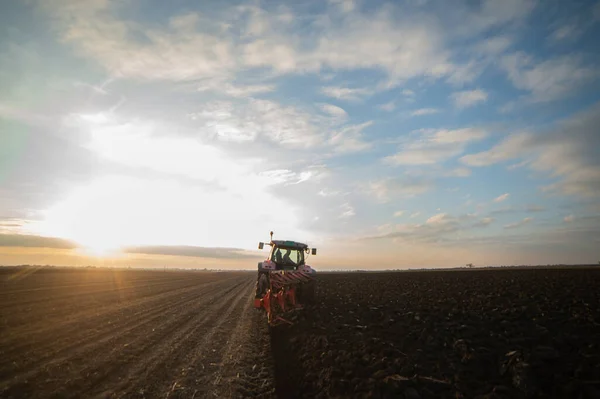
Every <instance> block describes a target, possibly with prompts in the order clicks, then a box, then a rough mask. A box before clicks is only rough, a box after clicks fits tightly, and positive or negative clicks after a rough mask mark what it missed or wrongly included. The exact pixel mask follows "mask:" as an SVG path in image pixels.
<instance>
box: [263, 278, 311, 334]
mask: <svg viewBox="0 0 600 399" xmlns="http://www.w3.org/2000/svg"><path fill="white" fill-rule="evenodd" d="M262 276H265V277H262ZM262 276H260V277H259V279H258V282H257V288H258V289H257V296H256V298H255V300H254V307H255V308H257V309H261V308H263V309H264V310H265V311H266V313H267V321H268V323H269V325H270V326H276V325H280V324H284V323H285V324H293V323H292V322H291V321H289V320H287V319H286V318H284V317H283V316H282V315H283V314H285V313H288V312H291V311H294V310H297V309H301V308H302V307H303V305H302V303H304V304H306V303H308V302H312V300H313V299H314V284H315V280H314V278H313V277H312V276H310V275H309V274H308V273H306V272H303V271H287V270H277V271H270V272H266V273H263V274H262ZM265 278H266V279H267V281H266V284H267V285H266V287H265V288H266V291H264V292H260V284H261V279H262V280H263V282H264V279H265Z"/></svg>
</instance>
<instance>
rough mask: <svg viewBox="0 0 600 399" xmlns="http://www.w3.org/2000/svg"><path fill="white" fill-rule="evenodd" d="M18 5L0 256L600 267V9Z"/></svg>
mask: <svg viewBox="0 0 600 399" xmlns="http://www.w3.org/2000/svg"><path fill="white" fill-rule="evenodd" d="M0 10H1V12H0V60H1V62H0V264H5V265H8V264H55V265H99V266H102V265H104V266H107V265H108V266H134V267H165V266H167V267H202V268H203V267H218V268H225V269H227V268H249V269H252V268H255V267H256V262H257V261H258V260H260V259H261V258H264V257H265V256H266V255H267V250H263V251H259V250H258V249H257V246H258V242H259V241H268V240H269V231H273V232H274V238H279V239H290V240H296V241H301V242H306V243H307V244H308V245H309V246H310V247H316V248H317V249H318V253H317V255H316V256H315V257H314V258H313V257H310V258H309V260H308V263H309V264H311V265H312V266H313V267H314V268H315V269H317V270H328V269H357V268H359V269H388V268H392V269H396V268H421V267H451V266H464V265H465V264H466V263H473V264H475V265H476V266H483V265H520V264H557V263H569V264H574V263H596V262H598V261H599V260H600V94H599V93H600V90H599V89H600V68H599V67H598V65H600V62H599V61H600V59H599V58H600V42H599V41H598V40H597V37H600V2H599V1H556V0H545V1H535V0H482V1H471V0H469V1H467V0H465V1H461V0H453V1H445V0H443V1H442V0H404V1H394V2H381V1H359V0H356V1H352V0H329V1H321V0H318V1H317V0H315V1H307V0H300V1H293V2H292V1H290V2H274V1H247V2H241V1H214V0H206V1H202V2H198V1H191V0H176V1H170V2H164V1H158V0H87V1H79V0H43V1H42V0H40V1H36V0H22V1H10V2H8V1H6V2H2V4H1V5H0Z"/></svg>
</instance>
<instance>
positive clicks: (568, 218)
mask: <svg viewBox="0 0 600 399" xmlns="http://www.w3.org/2000/svg"><path fill="white" fill-rule="evenodd" d="M573 219H574V217H573V215H568V216H565V218H564V219H563V221H564V222H565V223H571V222H572V221H573Z"/></svg>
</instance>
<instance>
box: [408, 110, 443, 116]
mask: <svg viewBox="0 0 600 399" xmlns="http://www.w3.org/2000/svg"><path fill="white" fill-rule="evenodd" d="M439 112H440V110H439V109H437V108H420V109H416V110H414V111H412V112H411V113H410V114H411V115H412V116H421V115H432V114H437V113H439Z"/></svg>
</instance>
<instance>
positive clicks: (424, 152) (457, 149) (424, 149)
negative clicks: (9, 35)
mask: <svg viewBox="0 0 600 399" xmlns="http://www.w3.org/2000/svg"><path fill="white" fill-rule="evenodd" d="M414 133H416V137H414V138H412V139H409V140H407V141H406V143H405V144H403V145H402V150H401V151H400V152H398V153H396V154H394V155H391V156H388V157H385V158H384V162H386V163H390V164H392V165H434V164H437V163H439V162H443V161H445V160H447V159H450V158H452V157H454V156H457V155H460V154H461V153H463V151H464V149H465V147H466V145H467V144H468V143H470V142H472V141H478V140H481V139H483V138H485V137H486V136H487V132H486V131H484V130H482V129H477V128H464V129H455V130H446V129H443V130H420V131H416V132H414Z"/></svg>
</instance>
